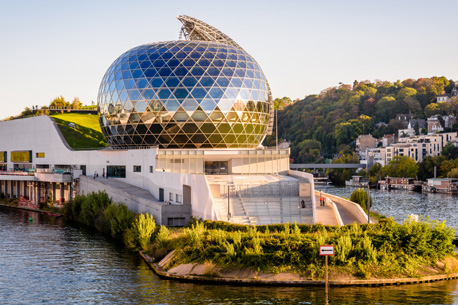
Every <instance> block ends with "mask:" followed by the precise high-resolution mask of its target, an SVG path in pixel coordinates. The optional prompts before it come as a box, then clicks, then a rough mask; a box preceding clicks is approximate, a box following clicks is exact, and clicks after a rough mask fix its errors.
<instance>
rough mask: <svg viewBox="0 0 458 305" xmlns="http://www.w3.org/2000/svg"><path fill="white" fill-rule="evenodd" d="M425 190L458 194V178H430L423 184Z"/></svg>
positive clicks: (427, 191)
mask: <svg viewBox="0 0 458 305" xmlns="http://www.w3.org/2000/svg"><path fill="white" fill-rule="evenodd" d="M423 192H426V193H445V194H452V195H458V179H456V178H430V179H428V181H427V182H426V183H425V184H424V185H423Z"/></svg>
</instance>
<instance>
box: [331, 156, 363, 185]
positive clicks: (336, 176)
mask: <svg viewBox="0 0 458 305" xmlns="http://www.w3.org/2000/svg"><path fill="white" fill-rule="evenodd" d="M332 163H337V164H344V163H359V159H358V156H357V155H356V154H355V153H354V152H348V151H344V152H342V153H341V154H340V155H339V157H338V158H337V159H335V160H333V161H332ZM355 172H356V170H355V169H348V168H338V169H332V170H329V171H328V175H329V179H330V180H331V181H332V183H334V185H344V184H345V180H349V179H350V178H351V176H353V175H354V174H355Z"/></svg>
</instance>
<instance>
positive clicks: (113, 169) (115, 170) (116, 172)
mask: <svg viewBox="0 0 458 305" xmlns="http://www.w3.org/2000/svg"><path fill="white" fill-rule="evenodd" d="M107 177H113V178H126V167H125V166H122V165H108V166H107Z"/></svg>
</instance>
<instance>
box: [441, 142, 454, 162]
mask: <svg viewBox="0 0 458 305" xmlns="http://www.w3.org/2000/svg"><path fill="white" fill-rule="evenodd" d="M442 155H443V156H446V157H447V159H449V160H452V159H456V158H458V147H456V146H455V145H453V144H451V143H447V145H445V146H444V148H443V149H442Z"/></svg>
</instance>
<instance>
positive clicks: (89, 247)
mask: <svg viewBox="0 0 458 305" xmlns="http://www.w3.org/2000/svg"><path fill="white" fill-rule="evenodd" d="M29 217H32V218H33V221H32V222H29ZM457 285H458V281H456V280H453V281H443V282H435V283H429V284H422V285H420V284H417V285H407V286H385V287H330V290H329V304H458V298H457V295H456V291H457ZM325 300H326V299H325V293H324V287H243V286H228V285H198V284H191V283H183V282H177V281H168V280H162V279H160V278H159V277H157V276H156V275H155V274H154V273H153V272H152V271H151V270H150V269H149V267H148V266H147V265H146V264H145V263H144V262H143V261H142V260H141V259H140V258H139V256H138V255H136V254H135V253H131V252H129V251H126V250H125V249H124V248H123V247H121V246H120V245H118V244H116V243H114V242H112V241H110V240H107V239H106V238H104V237H103V236H100V235H97V234H94V233H93V232H92V231H91V230H87V229H83V228H77V227H72V226H69V225H68V224H66V223H65V221H64V220H63V219H55V218H53V217H52V216H46V215H40V214H38V213H34V212H28V211H16V210H10V209H6V208H2V207H0V304H5V305H9V304H42V303H48V304H325V303H326V301H325Z"/></svg>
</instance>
